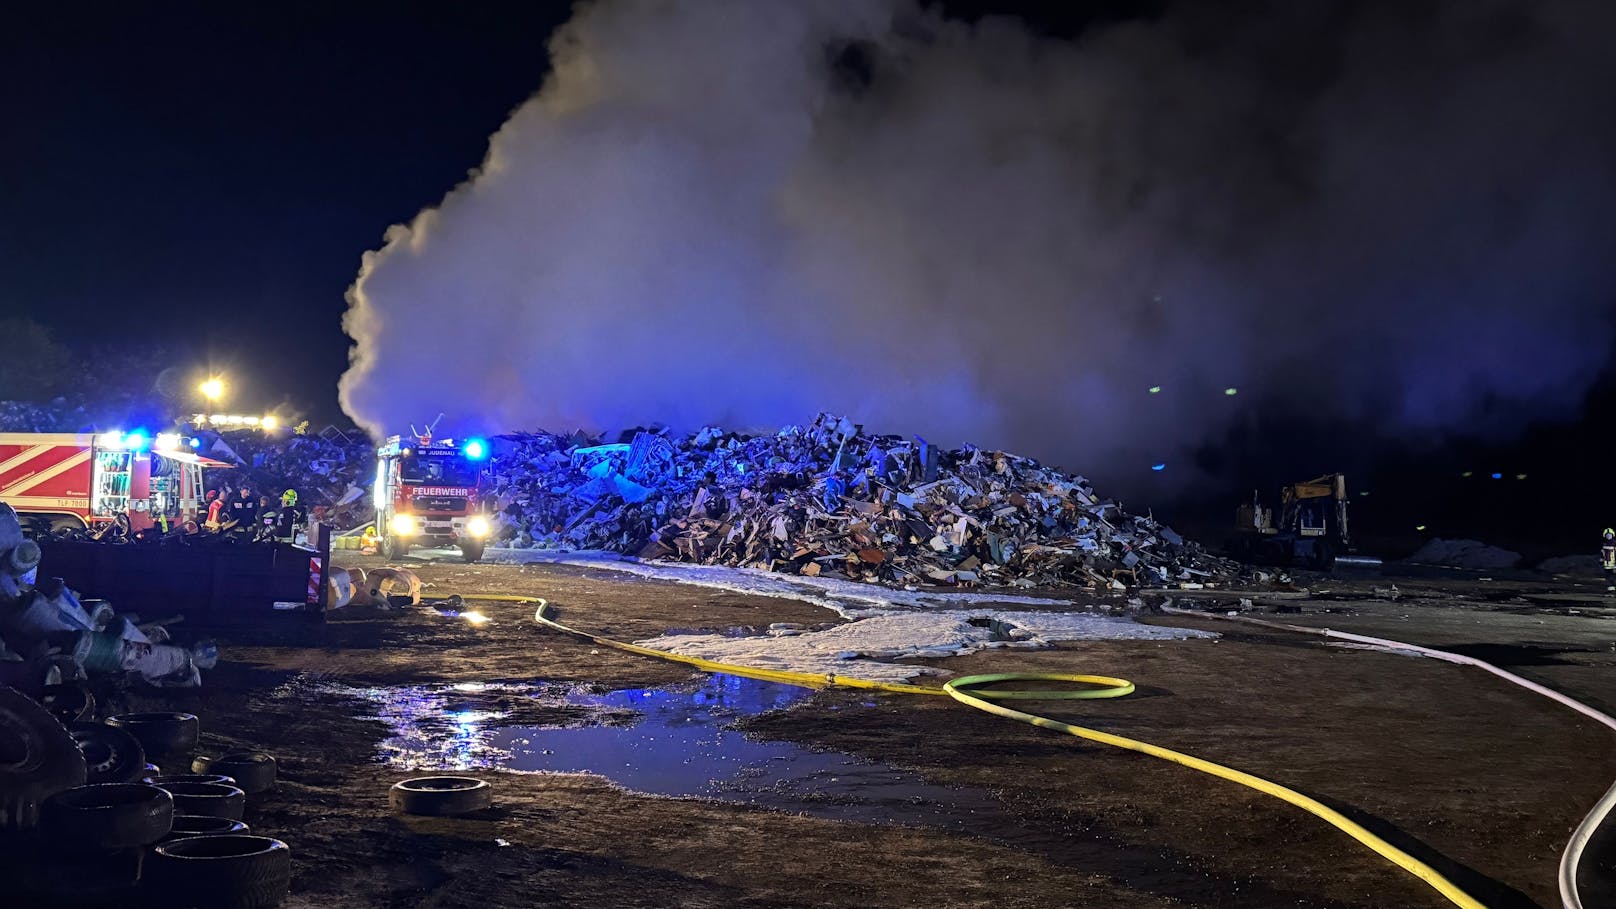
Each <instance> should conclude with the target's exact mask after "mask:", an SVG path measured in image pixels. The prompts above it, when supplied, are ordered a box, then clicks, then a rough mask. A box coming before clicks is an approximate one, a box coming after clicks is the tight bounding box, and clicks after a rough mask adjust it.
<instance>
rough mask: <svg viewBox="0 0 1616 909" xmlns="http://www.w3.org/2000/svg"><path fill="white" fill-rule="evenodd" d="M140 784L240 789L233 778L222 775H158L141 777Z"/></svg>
mask: <svg viewBox="0 0 1616 909" xmlns="http://www.w3.org/2000/svg"><path fill="white" fill-rule="evenodd" d="M141 782H143V783H146V784H148V785H152V786H167V785H168V784H169V783H222V784H224V785H226V786H236V788H237V789H241V787H240V786H237V785H236V778H235V777H233V776H225V775H224V774H222V773H158V774H151V775H148V776H145V777H143V778H142V779H141ZM242 791H243V792H245V791H246V790H245V789H242Z"/></svg>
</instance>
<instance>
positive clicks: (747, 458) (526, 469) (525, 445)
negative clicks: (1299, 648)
mask: <svg viewBox="0 0 1616 909" xmlns="http://www.w3.org/2000/svg"><path fill="white" fill-rule="evenodd" d="M626 438H627V440H626V441H619V442H617V443H612V444H601V443H600V440H599V439H596V438H591V437H587V436H583V435H581V434H574V435H572V436H562V435H556V434H551V433H534V434H522V435H513V436H504V437H501V438H500V439H499V440H498V442H497V444H496V446H495V454H494V458H493V463H492V465H491V469H492V474H493V493H494V495H495V497H496V501H495V507H496V508H497V509H498V510H499V519H500V524H501V528H500V532H499V535H500V537H501V539H502V540H503V542H504V543H505V544H506V545H509V546H513V547H516V548H570V549H603V550H610V551H614V552H620V553H627V554H632V555H638V556H640V557H641V558H646V559H665V560H673V561H680V562H690V563H699V564H706V565H728V566H743V567H753V568H763V569H767V570H772V571H780V572H786V573H791V574H798V575H805V576H810V577H845V578H849V579H854V580H863V581H879V582H885V583H889V584H899V585H910V584H926V585H930V584H955V585H975V584H994V585H1013V586H1020V587H1034V586H1042V585H1049V584H1081V585H1090V586H1094V587H1102V588H1114V589H1120V588H1124V587H1128V586H1165V585H1169V584H1178V583H1196V584H1205V583H1208V582H1216V581H1219V580H1221V579H1224V578H1227V577H1230V576H1233V575H1234V574H1235V573H1236V572H1237V571H1238V570H1239V568H1238V566H1237V565H1236V564H1235V563H1232V562H1228V561H1225V560H1221V559H1216V558H1213V557H1210V556H1208V555H1207V554H1206V553H1205V552H1204V551H1202V550H1201V548H1200V547H1199V546H1197V545H1196V544H1194V543H1191V542H1188V541H1186V540H1184V539H1183V538H1182V537H1180V536H1179V535H1178V534H1177V533H1174V532H1173V530H1172V529H1171V528H1169V527H1167V526H1165V525H1163V524H1160V523H1158V522H1157V521H1155V520H1154V519H1153V518H1151V517H1150V516H1148V515H1134V514H1129V513H1128V512H1126V511H1124V510H1123V509H1122V507H1121V505H1120V504H1118V503H1117V502H1114V501H1110V500H1106V499H1102V498H1101V497H1100V496H1099V495H1098V494H1096V493H1095V491H1094V489H1093V487H1092V486H1091V485H1090V484H1089V482H1088V480H1086V479H1085V478H1083V477H1081V476H1075V475H1070V474H1065V473H1062V472H1060V471H1058V470H1055V469H1053V468H1050V467H1046V466H1044V465H1042V464H1040V463H1038V462H1037V461H1034V460H1032V459H1030V458H1024V457H1020V456H1017V455H1013V454H1009V453H1006V452H1000V451H990V450H987V449H981V448H976V447H974V446H969V445H967V446H964V447H962V448H957V449H942V448H939V447H938V446H936V445H934V444H932V443H929V442H927V441H926V440H924V439H920V438H912V439H910V438H904V437H902V436H893V435H871V434H868V433H866V432H864V431H863V428H862V427H861V426H859V425H857V424H854V423H852V422H850V421H849V420H847V419H846V418H843V417H836V416H833V415H830V414H821V415H820V416H819V417H818V418H817V419H815V420H814V421H813V422H812V423H811V424H809V425H807V426H788V427H786V428H784V429H782V430H780V431H779V432H777V433H775V434H773V435H762V436H749V435H744V434H740V433H733V432H727V431H725V430H723V429H720V428H718V427H707V428H704V429H702V430H701V431H699V432H696V433H693V434H691V435H688V436H685V437H683V438H676V437H673V436H671V435H670V434H669V433H667V432H666V431H665V430H660V431H659V430H649V431H638V432H634V433H633V434H632V435H629V436H627V437H626Z"/></svg>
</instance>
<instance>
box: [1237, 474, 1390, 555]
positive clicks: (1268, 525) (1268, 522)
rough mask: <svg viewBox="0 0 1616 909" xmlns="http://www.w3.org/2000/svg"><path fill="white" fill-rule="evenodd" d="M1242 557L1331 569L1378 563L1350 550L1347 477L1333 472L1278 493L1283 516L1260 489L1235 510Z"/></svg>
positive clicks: (1239, 552) (1238, 551)
mask: <svg viewBox="0 0 1616 909" xmlns="http://www.w3.org/2000/svg"><path fill="white" fill-rule="evenodd" d="M1235 524H1236V530H1237V531H1238V533H1237V536H1236V538H1235V541H1234V553H1235V556H1236V557H1237V558H1240V559H1242V560H1244V561H1247V562H1254V563H1258V564H1263V565H1299V566H1306V567H1308V568H1315V569H1318V570H1320V571H1328V570H1330V569H1331V568H1333V567H1335V566H1336V565H1338V564H1340V565H1347V564H1351V565H1353V566H1365V567H1368V566H1377V565H1379V564H1380V560H1378V559H1366V558H1361V557H1358V556H1354V555H1349V553H1350V552H1351V548H1350V547H1351V545H1352V537H1351V535H1350V534H1349V533H1348V530H1347V478H1346V475H1345V474H1339V473H1330V474H1325V475H1324V476H1322V477H1315V478H1314V479H1311V480H1307V481H1305V482H1302V483H1292V484H1291V485H1289V486H1286V487H1285V488H1283V489H1281V490H1280V492H1279V515H1278V517H1277V519H1276V517H1275V515H1274V510H1273V509H1272V508H1268V507H1265V506H1264V505H1263V504H1262V502H1261V501H1260V500H1259V499H1258V497H1257V493H1256V492H1255V491H1253V492H1252V494H1251V502H1250V503H1248V504H1245V505H1241V506H1240V508H1239V509H1238V510H1237V511H1236V512H1235Z"/></svg>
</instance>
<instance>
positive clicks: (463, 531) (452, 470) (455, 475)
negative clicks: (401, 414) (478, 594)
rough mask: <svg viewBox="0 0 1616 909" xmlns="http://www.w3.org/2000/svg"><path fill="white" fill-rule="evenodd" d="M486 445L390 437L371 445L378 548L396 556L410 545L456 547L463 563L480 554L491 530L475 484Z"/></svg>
mask: <svg viewBox="0 0 1616 909" xmlns="http://www.w3.org/2000/svg"><path fill="white" fill-rule="evenodd" d="M487 457H488V443H487V442H484V441H483V440H481V439H466V440H464V441H462V442H460V443H459V444H456V443H455V440H453V439H433V438H432V437H431V436H430V435H422V436H413V437H409V436H393V437H392V438H389V439H388V440H387V441H386V443H384V444H383V445H382V446H381V447H380V448H377V449H376V486H375V489H374V490H373V493H372V495H373V501H374V503H375V505H376V535H377V536H378V537H379V538H380V544H381V552H382V554H383V555H384V556H386V557H387V558H389V559H398V558H402V557H403V556H404V555H405V554H406V553H408V552H409V551H410V548H411V547H413V546H430V547H435V548H447V547H450V546H457V547H459V549H460V554H461V556H462V557H463V558H464V559H465V560H466V561H467V562H475V561H477V560H478V559H481V558H482V557H483V546H484V544H485V543H486V542H487V539H488V535H489V533H490V532H491V531H492V529H493V525H492V523H491V522H490V521H489V519H488V516H487V515H486V514H485V513H484V512H483V508H482V501H481V496H480V495H479V487H480V486H481V480H482V464H481V462H482V461H483V460H485V459H486V458H487Z"/></svg>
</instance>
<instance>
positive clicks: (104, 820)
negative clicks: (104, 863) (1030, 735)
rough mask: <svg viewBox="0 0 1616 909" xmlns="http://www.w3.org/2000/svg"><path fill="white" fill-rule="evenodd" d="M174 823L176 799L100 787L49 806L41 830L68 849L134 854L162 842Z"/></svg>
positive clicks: (72, 792) (136, 787)
mask: <svg viewBox="0 0 1616 909" xmlns="http://www.w3.org/2000/svg"><path fill="white" fill-rule="evenodd" d="M173 823H174V799H173V798H172V797H170V796H169V794H168V793H167V792H164V791H163V790H161V789H158V788H157V787H156V786H146V785H143V784H140V783H97V784H95V785H91V786H78V787H75V788H73V789H67V790H63V791H62V792H58V793H56V794H55V795H53V796H51V797H50V798H48V799H46V800H45V806H44V808H43V809H42V811H41V815H40V826H41V827H43V828H44V830H45V833H46V834H47V835H48V836H50V837H51V838H52V839H54V840H56V841H57V842H58V843H60V844H62V845H63V846H65V847H69V848H74V847H77V848H83V847H90V848H93V849H133V848H137V847H140V846H147V845H150V844H152V843H155V842H157V841H158V840H160V839H162V838H163V835H164V834H166V833H168V830H169V827H171V826H172V825H173Z"/></svg>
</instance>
